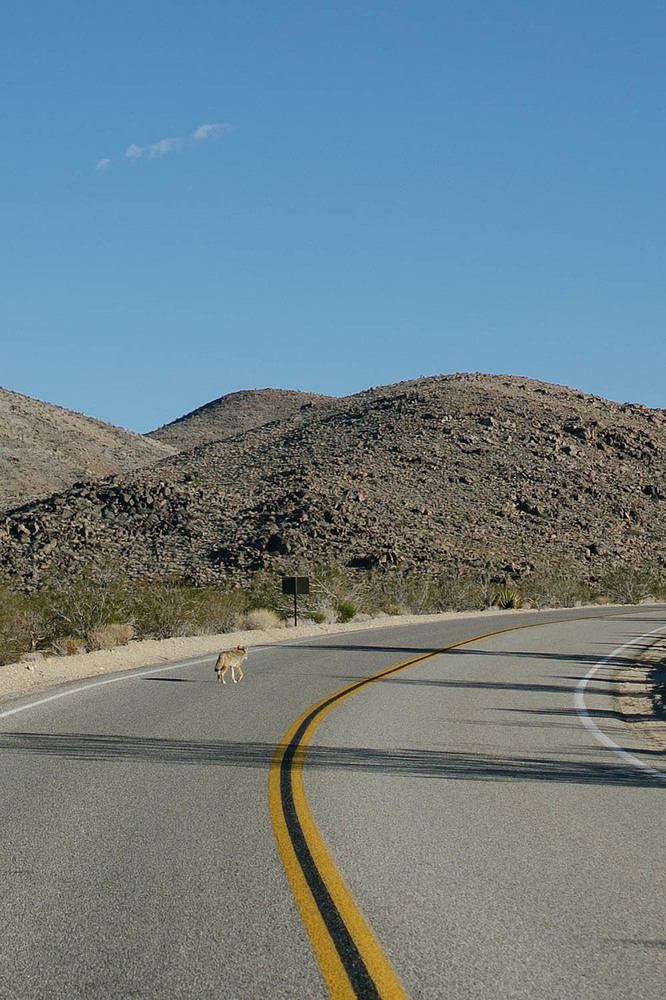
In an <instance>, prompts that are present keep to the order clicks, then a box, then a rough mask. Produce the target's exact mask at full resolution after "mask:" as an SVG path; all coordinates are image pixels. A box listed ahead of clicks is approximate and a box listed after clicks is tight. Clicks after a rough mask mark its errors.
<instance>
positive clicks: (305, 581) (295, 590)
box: [282, 576, 310, 628]
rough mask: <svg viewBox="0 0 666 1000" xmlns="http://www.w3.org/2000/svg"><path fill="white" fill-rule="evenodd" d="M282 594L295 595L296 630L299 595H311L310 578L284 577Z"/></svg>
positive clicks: (295, 625) (296, 625) (295, 626)
mask: <svg viewBox="0 0 666 1000" xmlns="http://www.w3.org/2000/svg"><path fill="white" fill-rule="evenodd" d="M282 593H283V594H293V595H294V628H297V627H298V595H299V594H309V593H310V577H309V576H283V577H282Z"/></svg>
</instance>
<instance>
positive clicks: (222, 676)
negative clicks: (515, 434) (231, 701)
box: [220, 663, 229, 684]
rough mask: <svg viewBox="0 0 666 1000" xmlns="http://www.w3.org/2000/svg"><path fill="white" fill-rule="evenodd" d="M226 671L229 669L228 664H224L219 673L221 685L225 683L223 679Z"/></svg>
mask: <svg viewBox="0 0 666 1000" xmlns="http://www.w3.org/2000/svg"><path fill="white" fill-rule="evenodd" d="M228 669H229V664H228V663H225V664H224V666H223V667H222V670H221V671H220V680H221V681H222V683H223V684H226V683H227V682H226V681H225V679H224V675H225V674H226V672H227V670H228Z"/></svg>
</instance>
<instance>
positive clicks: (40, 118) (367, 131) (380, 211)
mask: <svg viewBox="0 0 666 1000" xmlns="http://www.w3.org/2000/svg"><path fill="white" fill-rule="evenodd" d="M664 51H666V7H664V4H663V2H651V0H641V2H639V3H635V4H630V3H628V2H626V0H625V2H616V0H599V2H597V0H587V2H585V3H584V4H581V3H580V2H576V3H573V2H569V0H557V2H542V3H539V4H535V3H534V2H533V0H529V2H527V0H526V2H518V0H503V2H502V3H497V2H490V0H487V2H475V0H464V2H463V0H452V2H446V0H441V2H438V3H433V2H432V0H431V2H427V3H426V2H421V0H409V2H397V0H381V2H375V0H366V2H364V3H358V2H355V3H351V2H346V0H344V2H343V0H337V2H335V3H331V2H329V3H322V2H319V0H308V2H300V0H291V2H290V3H287V4H285V3H284V2H267V0H257V2H251V3H248V2H247V0H245V2H235V0H233V2H221V0H216V2H200V0H191V2H189V3H187V4H184V3H173V2H169V0H160V2H152V0H131V2H127V0H114V2H113V3H111V2H100V3H89V2H78V3H74V2H70V0H61V2H60V3H58V4H53V3H45V2H39V3H35V2H31V0H22V2H20V3H19V2H16V0H9V3H8V6H7V7H6V10H5V14H4V15H3V19H2V30H1V31H0V77H1V78H2V91H3V95H4V96H3V101H2V104H1V106H0V135H1V136H2V140H3V155H2V157H1V158H0V185H1V191H2V199H1V202H0V289H1V299H0V301H1V303H2V305H1V309H0V324H1V325H0V337H1V340H2V352H1V355H0V385H3V386H4V387H5V388H7V389H12V390H14V391H16V392H22V393H25V394H27V395H29V396H34V397H36V398H39V399H45V400H47V401H49V402H52V403H57V404H59V405H61V406H66V407H68V408H69V409H73V410H77V411H80V412H83V413H86V414H88V415H89V416H95V417H99V418H100V419H102V420H107V421H109V422H111V423H115V424H119V425H121V426H124V427H128V428H130V429H132V430H136V431H147V430H150V429H152V428H154V427H157V426H159V425H160V424H162V423H165V422H167V421H169V420H172V419H174V418H176V417H178V416H180V415H182V414H183V413H185V412H187V411H189V410H192V409H194V408H195V407H197V406H200V405H202V404H203V403H205V402H208V401H209V400H211V399H214V398H216V397H218V396H221V395H223V394H225V393H228V392H233V391H236V390H238V389H243V388H262V387H265V386H277V387H282V388H296V389H304V390H310V391H316V392H323V393H330V394H332V395H346V394H348V393H351V392H356V391H359V390H361V389H364V388H367V387H368V386H370V385H381V384H386V383H390V382H397V381H400V380H402V379H408V378H416V377H418V376H420V375H434V374H446V373H449V372H455V371H484V372H497V373H504V372H508V373H513V374H522V375H529V376H532V377H534V378H540V379H543V380H545V381H551V382H559V383H564V384H568V385H572V386H575V387H576V388H580V389H583V390H585V391H589V392H595V393H598V394H600V395H603V396H607V397H609V398H611V399H616V400H619V401H625V400H631V401H636V402H642V403H645V404H647V405H650V406H661V407H666V388H665V385H664V371H665V367H666V366H665V364H664V362H665V361H666V357H665V355H666V349H665V346H664V344H665V341H666V338H665V336H664V332H665V331H664V316H665V306H666V284H665V282H664V270H665V268H664V265H665V263H666V260H665V257H666V254H665V249H666V218H665V216H666V210H665V203H664V199H665V192H664V164H665V162H666V157H665V155H664V153H665V149H664V147H665V141H664V107H665V101H664V97H665V94H664V91H665V89H666V88H665V72H664V58H663V53H664ZM128 152H129V155H127V154H128ZM105 161H109V162H108V163H107V162H105Z"/></svg>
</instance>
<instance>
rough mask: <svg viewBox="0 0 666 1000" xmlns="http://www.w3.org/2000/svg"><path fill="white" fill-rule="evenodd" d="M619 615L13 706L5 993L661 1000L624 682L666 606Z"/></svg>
mask: <svg viewBox="0 0 666 1000" xmlns="http://www.w3.org/2000/svg"><path fill="white" fill-rule="evenodd" d="M601 613H602V614H603V612H601ZM599 614H600V612H599V611H598V610H597V611H590V610H587V609H585V610H580V611H577V612H571V611H569V612H562V613H554V612H549V613H539V614H537V613H534V614H528V615H525V614H521V615H512V614H510V613H504V614H502V615H498V616H496V617H487V616H484V617H483V618H480V619H474V618H468V619H464V620H459V621H451V622H445V623H436V624H427V625H426V624H424V625H420V626H410V627H405V628H391V629H384V630H381V629H377V630H368V631H365V632H356V633H348V634H346V635H337V636H333V637H331V636H329V637H326V638H324V639H320V640H306V641H299V642H293V643H289V644H284V645H281V646H273V647H268V648H264V649H261V648H255V649H253V650H251V652H250V659H249V661H248V669H247V671H246V677H245V680H244V681H243V682H242V684H240V685H230V684H227V685H226V686H225V687H222V686H221V685H218V684H216V683H215V680H214V675H213V672H212V662H213V660H212V658H211V659H210V660H207V661H205V662H202V661H195V662H190V663H183V664H180V665H170V666H169V667H166V668H160V669H159V670H150V671H149V670H144V671H134V672H132V673H130V674H126V675H122V677H117V678H113V679H112V680H111V679H110V678H107V679H106V682H105V683H100V682H91V683H89V684H85V685H77V686H76V689H74V686H72V687H71V688H69V689H67V688H65V689H59V690H58V692H54V693H57V694H63V693H64V692H67V694H66V696H64V697H58V698H53V699H51V700H47V701H43V702H42V703H41V704H38V705H30V703H29V702H28V701H26V702H25V703H24V704H15V705H13V706H11V708H9V707H8V706H5V709H4V710H3V709H2V708H0V754H1V756H2V769H1V772H0V774H1V777H0V794H1V796H2V814H1V815H2V819H1V820H0V927H1V936H0V937H1V943H0V997H2V998H3V1000H4V998H7V1000H65V998H67V1000H79V998H80V1000H84V998H85V1000H111V998H113V1000H129V998H150V1000H158V998H159V1000H164V998H167V1000H170V998H174V1000H175V998H178V1000H181V998H182V1000H185V998H188V1000H189V998H192V1000H194V998H196V1000H209V998H210V1000H212V998H215V1000H255V998H256V1000H260V998H261V1000H264V998H267V997H269V998H281V997H285V998H286V997H289V998H295V997H299V998H321V1000H325V998H326V997H328V996H329V994H330V993H332V994H333V995H334V996H335V997H336V1000H338V998H340V1000H342V998H353V997H362V998H363V1000H370V998H374V997H381V998H384V1000H387V998H389V997H390V998H391V1000H398V998H403V997H410V998H412V1000H426V998H427V1000H444V998H447V1000H449V998H450V1000H458V998H460V1000H462V998H465V1000H468V998H474V1000H486V998H488V1000H490V998H493V1000H497V998H506V1000H509V998H511V1000H518V998H523V997H524V998H529V1000H535V998H536V1000H549V998H554V1000H555V998H556V1000H569V998H571V1000H574V998H575V1000H587V998H590V1000H591V998H595V1000H597V998H599V1000H601V998H603V1000H642V998H645V1000H648V998H649V1000H654V997H655V996H657V995H660V994H661V991H662V990H663V981H664V972H665V969H666V938H665V936H664V916H665V904H664V893H663V854H664V846H665V844H664V832H663V831H664V823H663V817H664V802H665V801H666V800H665V799H664V792H665V791H666V769H664V759H663V755H661V754H660V753H657V752H656V751H655V750H650V749H648V748H647V747H645V746H641V745H639V744H637V743H636V741H635V738H634V737H633V735H632V734H631V733H629V732H628V731H627V727H626V726H625V725H624V724H623V723H622V722H621V721H619V720H618V719H617V718H616V716H615V715H614V712H613V704H612V689H613V688H612V675H613V669H614V665H616V664H617V663H620V662H623V661H626V659H627V658H628V657H629V656H631V655H632V653H633V650H632V649H631V648H626V644H627V643H633V644H634V645H638V646H640V645H641V643H645V642H648V641H649V639H641V637H642V636H646V635H647V634H648V633H651V632H655V630H661V631H663V632H664V633H666V611H665V610H664V609H663V608H657V609H646V608H644V607H642V608H637V609H633V610H632V609H627V611H626V613H624V614H622V615H618V614H610V615H607V616H605V617H598V615H599ZM593 615H596V616H597V617H593ZM571 618H575V619H576V620H574V621H572V620H565V619H571ZM545 622H549V624H542V623H545ZM528 625H529V626H536V627H525V626H528ZM500 630H501V631H500ZM488 633H496V634H488ZM655 634H658V632H656V633H655ZM482 635H483V636H485V637H484V638H478V639H476V640H475V641H470V640H472V639H473V638H474V637H478V636H482ZM453 646H456V648H451V647H453ZM446 647H448V648H446ZM622 647H625V648H622ZM437 651H440V652H437ZM608 657H611V659H608V660H607V659H606V658H608ZM414 660H416V661H417V662H412V661H414ZM604 661H606V662H604ZM401 664H411V665H406V666H404V667H400V669H393V668H395V667H396V666H398V665H401ZM592 671H594V672H593V673H591V672H592ZM377 674H383V676H381V677H379V678H377V679H375V680H373V681H372V682H371V683H364V680H365V679H366V678H370V677H373V676H374V675H377ZM586 675H590V676H589V679H588V680H587V681H586V682H585V683H584V690H583V685H582V684H581V680H582V679H583V678H585V677H586ZM109 681H111V683H109ZM343 689H346V695H345V696H342V697H338V698H334V699H333V700H332V701H329V699H330V698H331V696H333V695H335V693H336V692H340V691H341V690H343ZM49 697H50V695H49ZM583 702H584V704H583ZM318 704H319V705H320V707H319V708H318V709H316V710H315V711H314V713H313V712H311V711H310V709H311V707H312V706H315V705H318ZM17 709H18V710H17ZM287 734H288V735H287ZM604 738H605V740H606V742H605V743H604V742H602V740H603V739H604ZM618 749H620V750H623V751H624V754H623V755H621V754H620V753H618ZM304 921H305V923H304ZM306 925H307V928H306Z"/></svg>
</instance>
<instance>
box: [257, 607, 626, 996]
mask: <svg viewBox="0 0 666 1000" xmlns="http://www.w3.org/2000/svg"><path fill="white" fill-rule="evenodd" d="M625 613H626V612H625ZM613 616H614V615H613ZM608 617H612V616H611V615H589V616H586V617H585V618H584V619H581V618H569V619H562V618H561V619H559V620H558V621H547V622H535V623H533V624H531V625H515V626H513V627H512V628H503V629H498V630H497V631H495V632H486V633H485V634H483V635H476V636H473V637H472V638H471V639H464V640H463V641H462V642H456V643H452V644H451V645H449V646H443V647H442V648H441V649H436V650H433V651H432V652H430V653H424V654H423V655H421V656H416V657H414V658H413V659H411V660H405V662H404V663H399V664H397V665H396V666H393V667H389V668H388V669H387V670H382V671H380V673H378V674H373V675H372V676H370V677H366V678H365V679H364V680H361V681H357V682H356V683H354V684H350V685H349V686H348V687H345V688H342V689H341V690H340V691H337V692H336V693H335V694H333V695H330V696H329V697H327V698H324V699H322V701H320V702H317V704H316V705H313V706H312V707H311V708H309V709H307V711H305V712H304V713H303V714H302V715H301V716H300V718H298V719H297V720H296V722H295V723H294V724H293V726H292V727H291V729H290V730H289V732H288V733H287V734H286V736H285V737H284V739H283V740H282V742H281V744H280V746H279V747H278V749H277V751H276V753H275V756H274V758H273V761H272V764H271V770H270V776H269V786H268V799H269V805H270V811H271V819H272V822H273V830H274V832H275V839H276V841H277V845H278V849H279V851H280V856H281V858H282V863H283V865H284V868H285V871H286V873H287V877H288V879H289V882H290V884H291V888H292V892H293V894H294V897H295V899H296V902H297V903H298V906H299V909H300V911H301V917H302V919H303V923H304V924H305V927H306V929H307V932H308V934H309V935H310V940H311V942H312V947H313V948H314V951H315V955H316V956H317V960H318V962H319V965H320V967H321V970H322V973H323V975H324V979H325V981H326V985H327V987H328V990H329V992H330V994H331V997H332V998H333V1000H408V998H407V994H406V993H405V991H404V989H403V988H402V986H401V985H400V982H399V981H398V978H397V976H396V974H395V972H394V971H393V969H392V968H391V965H390V964H389V962H388V959H387V958H386V956H385V955H384V953H383V951H382V949H381V948H380V946H379V944H378V943H377V941H376V940H375V937H374V935H373V933H372V931H371V930H370V928H369V927H368V925H367V924H366V922H365V920H364V919H363V917H362V915H361V913H360V911H359V909H358V907H357V906H356V904H355V902H354V900H353V898H352V896H351V893H350V892H349V889H348V888H347V886H346V885H345V883H344V881H343V879H342V877H341V875H340V873H339V872H338V870H337V868H336V867H335V865H334V864H333V861H332V860H331V857H330V855H329V854H328V851H327V850H326V847H325V846H324V843H323V841H322V839H321V837H320V835H319V831H318V830H317V827H316V826H315V822H314V820H313V818H312V814H311V812H310V809H309V807H308V802H307V798H306V795H305V788H304V784H303V765H304V763H305V756H306V753H307V748H308V746H309V744H310V741H311V739H312V736H313V734H314V732H315V730H316V728H317V726H318V725H319V723H320V722H321V721H322V719H323V718H325V716H326V715H328V713H329V712H330V711H331V709H332V708H333V707H334V706H335V705H338V704H339V703H340V702H341V701H344V700H345V699H346V698H349V697H350V696H351V695H353V694H355V693H356V692H357V691H360V690H361V689H362V688H364V687H368V686H369V685H370V684H374V683H376V682H377V681H380V680H383V679H384V678H386V677H390V676H391V674H395V673H397V672H398V671H400V670H405V669H406V668H407V667H412V666H414V665H415V664H417V663H423V661H424V660H429V659H431V658H432V657H433V656H438V655H439V654H440V653H447V652H450V651H451V650H454V649H459V648H460V647H462V646H468V645H470V644H471V643H474V642H480V641H481V640H482V639H489V638H491V637H492V636H495V635H502V634H504V633H506V632H517V631H520V630H521V629H528V628H537V627H540V626H543V625H555V624H562V623H564V622H567V621H581V620H583V621H587V620H588V619H589V618H608Z"/></svg>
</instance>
